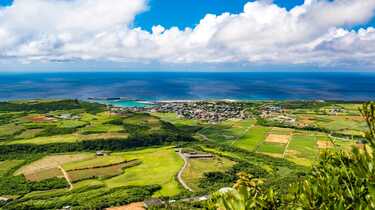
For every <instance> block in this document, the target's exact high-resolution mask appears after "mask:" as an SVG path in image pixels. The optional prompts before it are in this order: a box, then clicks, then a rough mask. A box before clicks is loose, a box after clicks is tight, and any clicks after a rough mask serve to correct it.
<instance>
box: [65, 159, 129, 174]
mask: <svg viewBox="0 0 375 210" xmlns="http://www.w3.org/2000/svg"><path fill="white" fill-rule="evenodd" d="M124 161H126V159H125V158H124V157H122V156H120V155H111V156H104V157H95V158H93V159H89V160H83V161H75V162H71V163H66V164H64V165H63V168H64V169H65V170H66V171H71V170H78V169H86V168H94V167H104V166H109V165H114V164H119V163H123V162H124Z"/></svg>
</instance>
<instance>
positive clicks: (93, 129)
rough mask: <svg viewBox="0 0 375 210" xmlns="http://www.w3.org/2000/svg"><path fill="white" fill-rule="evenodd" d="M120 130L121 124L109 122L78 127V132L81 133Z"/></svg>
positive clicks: (121, 128)
mask: <svg viewBox="0 0 375 210" xmlns="http://www.w3.org/2000/svg"><path fill="white" fill-rule="evenodd" d="M121 131H124V128H123V126H120V125H111V124H97V125H91V126H88V127H84V128H82V129H80V132H81V133H83V134H90V133H105V132H121Z"/></svg>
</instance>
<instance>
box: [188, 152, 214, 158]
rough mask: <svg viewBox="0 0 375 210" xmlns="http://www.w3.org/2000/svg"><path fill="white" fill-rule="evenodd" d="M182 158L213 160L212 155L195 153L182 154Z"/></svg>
mask: <svg viewBox="0 0 375 210" xmlns="http://www.w3.org/2000/svg"><path fill="white" fill-rule="evenodd" d="M184 156H185V157H187V158H213V157H214V156H213V155H212V154H205V153H197V152H189V153H184Z"/></svg>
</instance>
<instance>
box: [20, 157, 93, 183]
mask: <svg viewBox="0 0 375 210" xmlns="http://www.w3.org/2000/svg"><path fill="white" fill-rule="evenodd" d="M94 157H95V156H94V154H90V153H80V154H69V155H51V156H46V157H44V158H42V159H39V160H37V161H34V162H32V163H30V164H28V165H25V166H23V167H21V168H20V169H18V170H17V171H16V172H15V175H20V174H24V175H25V176H26V177H28V176H30V177H32V178H31V179H33V180H41V179H43V178H45V177H49V176H50V174H58V173H59V172H57V170H56V169H58V167H59V166H61V165H63V164H65V163H69V162H74V161H81V160H87V159H90V158H94ZM39 173H40V176H38V174H39Z"/></svg>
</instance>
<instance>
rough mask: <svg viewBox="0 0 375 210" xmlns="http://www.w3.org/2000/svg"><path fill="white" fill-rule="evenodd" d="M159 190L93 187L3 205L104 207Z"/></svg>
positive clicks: (21, 208)
mask: <svg viewBox="0 0 375 210" xmlns="http://www.w3.org/2000/svg"><path fill="white" fill-rule="evenodd" d="M158 190H160V186H158V185H149V186H143V187H120V188H113V189H107V188H98V189H97V188H96V187H95V188H94V189H85V190H83V191H82V190H73V191H66V192H62V193H57V194H56V195H55V196H56V197H55V196H54V194H53V193H51V194H50V195H49V196H48V199H46V198H47V195H42V196H41V197H40V198H38V197H33V199H31V200H28V199H26V198H25V199H24V200H23V201H22V202H15V203H12V202H11V203H9V204H7V205H6V206H3V209H7V210H29V209H41V210H42V209H61V208H63V207H65V206H70V207H72V208H73V209H82V210H84V209H104V208H107V207H111V206H120V205H125V204H128V203H131V202H136V201H141V200H144V199H145V198H148V197H151V195H152V194H153V193H154V192H156V191H158ZM0 209H1V206H0Z"/></svg>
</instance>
